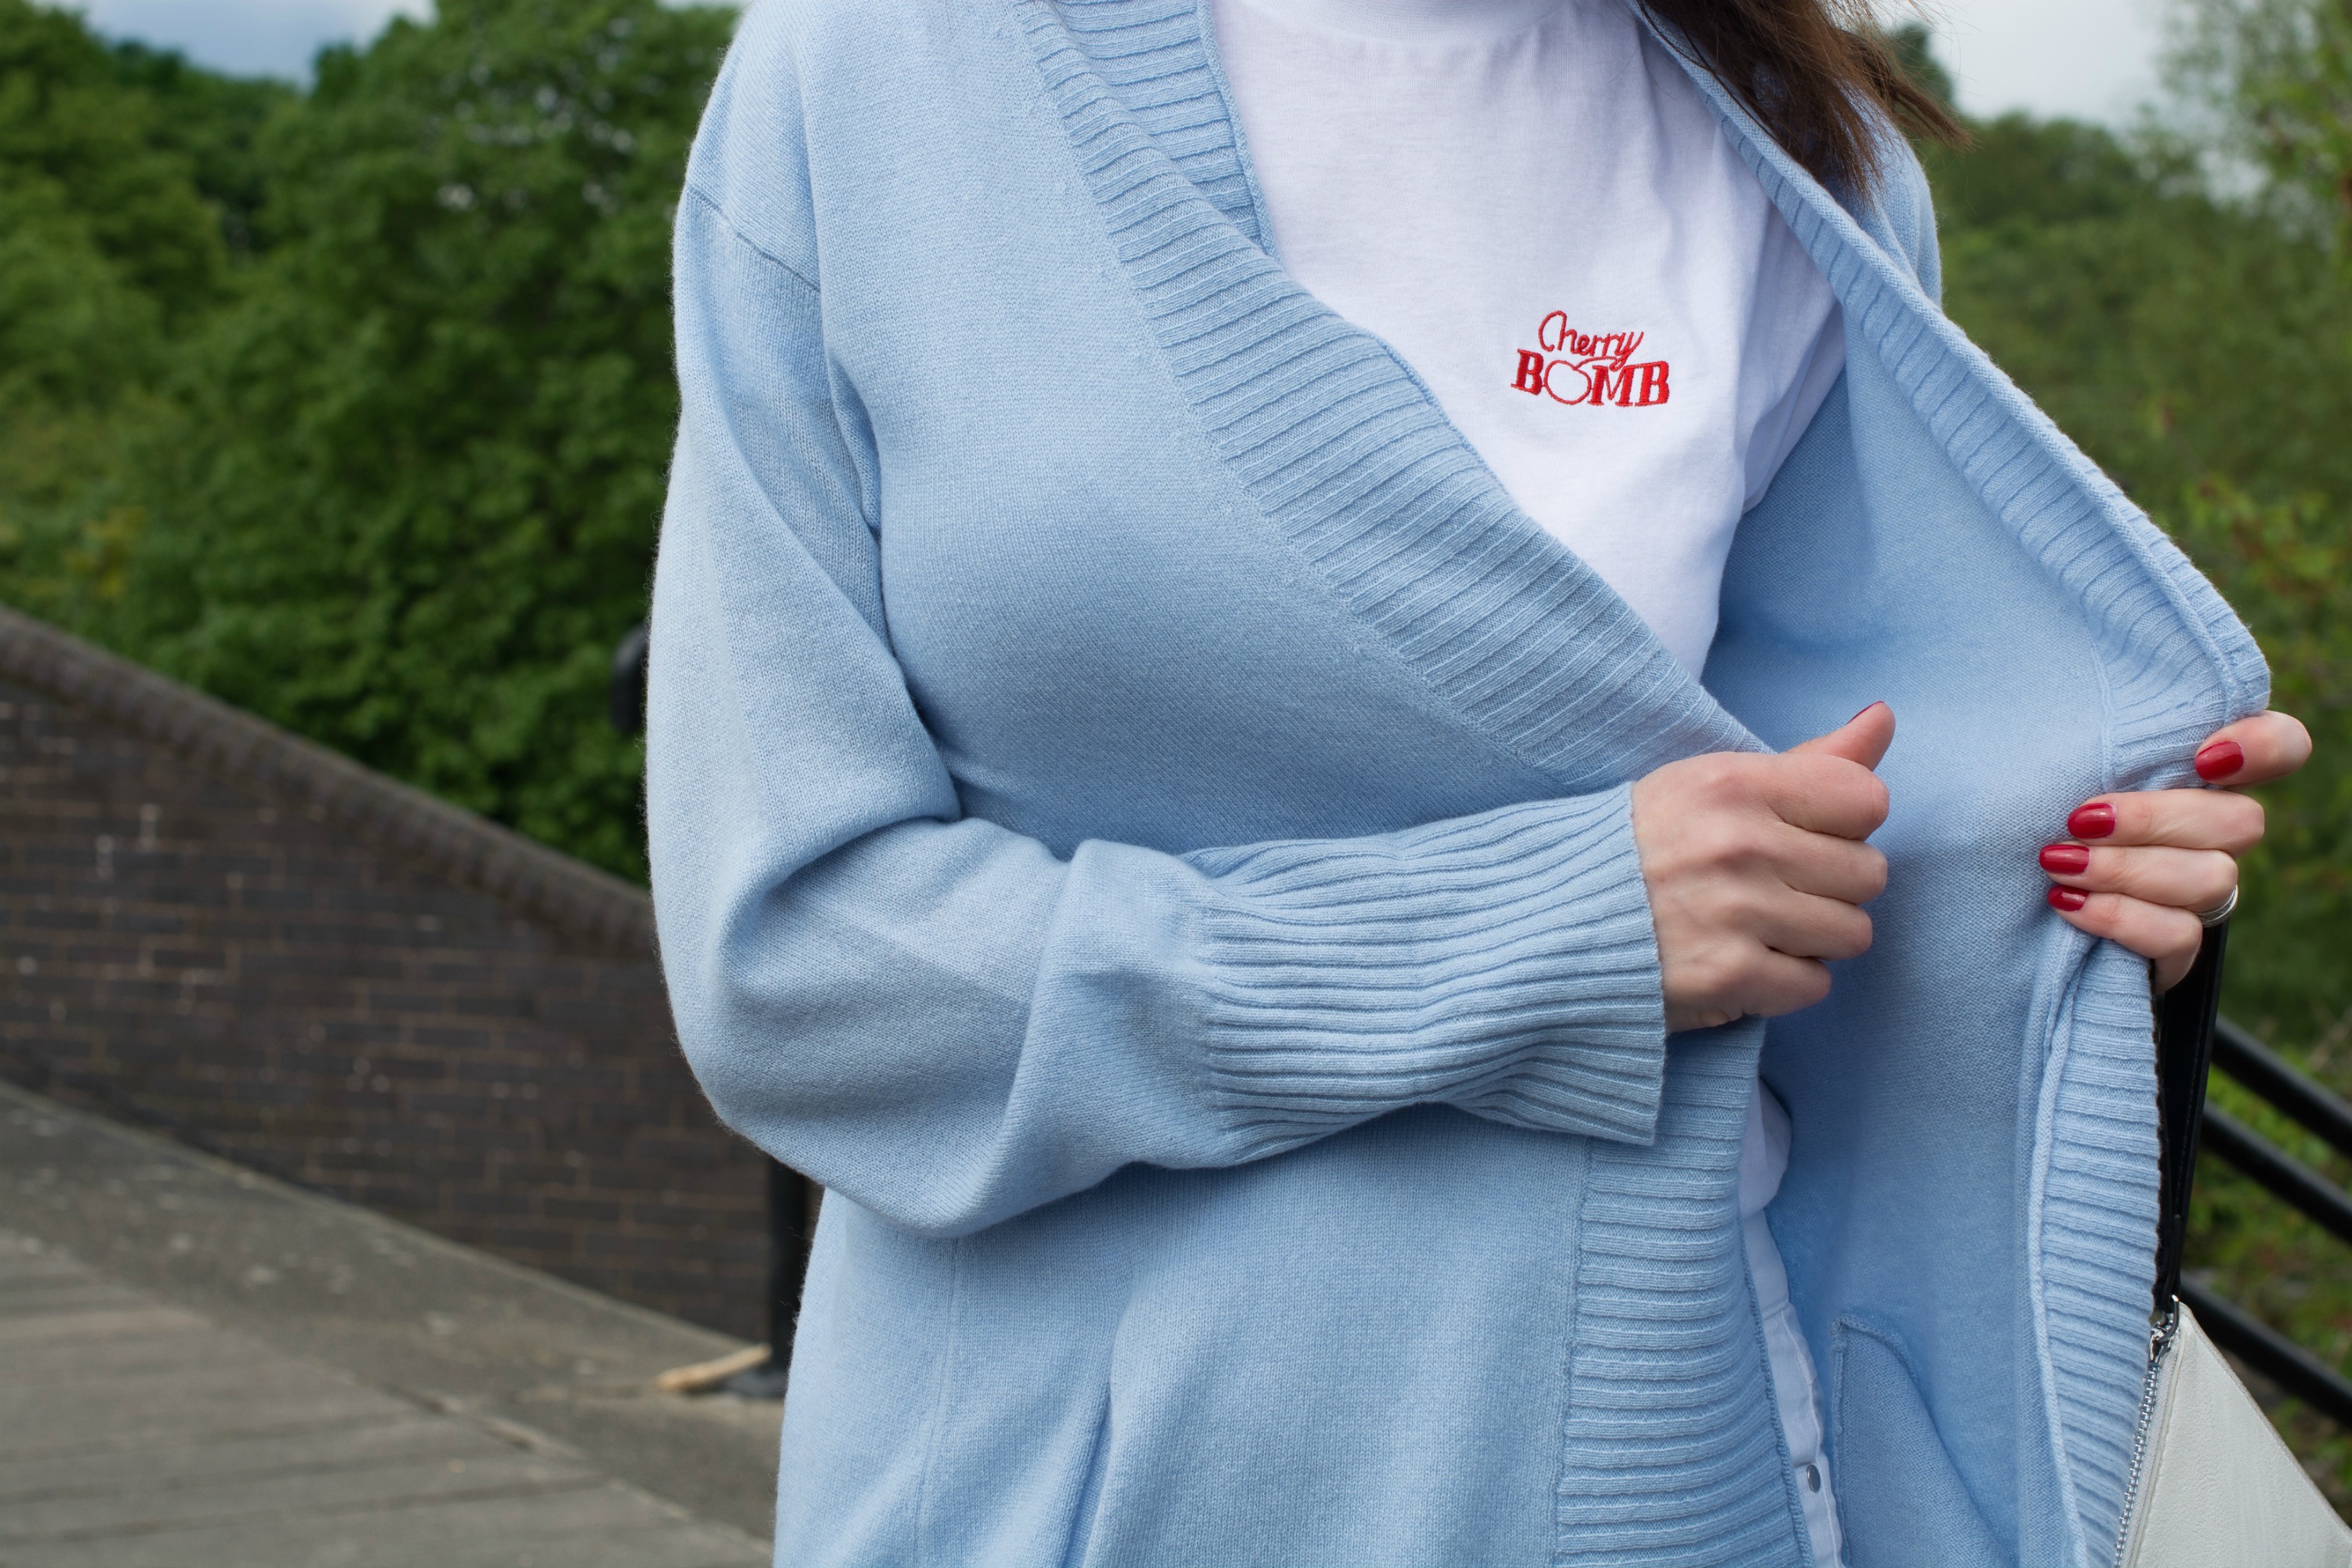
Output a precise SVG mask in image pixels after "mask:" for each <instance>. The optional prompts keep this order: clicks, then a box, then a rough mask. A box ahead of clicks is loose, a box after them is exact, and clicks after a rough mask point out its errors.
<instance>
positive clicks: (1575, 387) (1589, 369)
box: [1511, 310, 1674, 408]
mask: <svg viewBox="0 0 2352 1568" xmlns="http://www.w3.org/2000/svg"><path fill="white" fill-rule="evenodd" d="M1643 335H1644V334H1643V333H1641V332H1580V331H1577V330H1576V329H1575V328H1573V327H1571V326H1570V325H1569V324H1568V313H1567V312H1566V311H1564V310H1554V311H1553V312H1552V313H1551V314H1550V315H1549V316H1546V317H1545V318H1544V319H1543V324H1542V325H1541V326H1539V327H1538V328H1537V329H1536V344H1537V347H1538V348H1540V349H1541V350H1542V351H1543V352H1542V353H1537V352H1536V350H1535V349H1521V350H1520V351H1519V371H1518V374H1517V376H1516V377H1515V378H1514V379H1513V380H1512V382H1511V385H1512V386H1513V387H1515V388H1517V390H1518V391H1520V392H1524V393H1526V394H1528V395H1529V396H1531V397H1549V398H1550V399H1551V400H1552V401H1553V402H1555V403H1569V404H1578V403H1585V404H1594V405H1599V404H1603V403H1613V404H1615V405H1617V406H1618V407H1620V408H1650V407H1654V406H1655V405H1659V404H1662V403H1664V402H1665V401H1666V399H1667V398H1668V397H1669V396H1671V395H1673V391H1674V388H1673V387H1672V386H1671V385H1670V384H1668V382H1667V379H1666V362H1665V361H1664V360H1662V359H1654V360H1640V361H1636V360H1635V359H1634V358H1633V354H1634V351H1636V350H1637V349H1639V348H1640V347H1641V346H1642V339H1643Z"/></svg>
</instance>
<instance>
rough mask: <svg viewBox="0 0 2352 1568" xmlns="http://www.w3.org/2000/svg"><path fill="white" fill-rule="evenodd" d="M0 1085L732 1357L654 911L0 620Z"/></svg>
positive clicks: (558, 860) (754, 1265) (723, 1174)
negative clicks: (90, 1105) (683, 1329)
mask: <svg viewBox="0 0 2352 1568" xmlns="http://www.w3.org/2000/svg"><path fill="white" fill-rule="evenodd" d="M0 900H5V908H0V1073H5V1075H6V1076H8V1077H9V1078H11V1079H15V1080H16V1081H17V1082H19V1083H23V1084H26V1085H27V1086H29V1087H32V1088H35V1089H41V1090H43V1091H44V1092H48V1093H53V1094H58V1095H61V1096H64V1097H67V1098H72V1099H78V1100H83V1101H85V1102H94V1103H98V1104H100V1105H103V1106H105V1107H107V1108H110V1109H111V1110H115V1111H116V1112H118V1113H121V1114H128V1115H131V1116H135V1117H138V1118H140V1119H142V1120H145V1121H151V1122H152V1123H155V1124H158V1125H162V1126H163V1127H166V1128H168V1129H170V1130H172V1131H175V1132H177V1133H179V1134H180V1135H181V1136H183V1137H185V1138H188V1139H189V1140H190V1141H192V1142H198V1143H201V1144H204V1145H205V1146H207V1147H210V1148H212V1149H214V1150H215V1151H216V1152H220V1153H224V1154H226V1155H228V1156H229V1157H231V1158H233V1159H237V1160H241V1161H244V1162H247V1163H251V1164H253V1165H256V1166H258V1167H260V1168H263V1169H266V1170H268V1171H269V1172H271V1173H275V1174H279V1175H283V1176H285V1177H288V1178H289V1179H291V1180H294V1181H298V1182H300V1183H303V1184H307V1185H309V1186H311V1187H314V1188H318V1189H321V1190H323V1191H326V1192H329V1193H332V1194H337V1195H339V1196H342V1197H346V1198H350V1199H352V1200H354V1201H357V1202H360V1203H364V1204H367V1205H371V1206H373V1207H375V1208H379V1209H382V1210H384V1211H385V1212H387V1213H390V1214H393V1215H398V1216H399V1217H400V1218H402V1219H404V1220H408V1221H410V1222H412V1223H414V1224H416V1225H419V1226H424V1227H425V1228H427V1229H429V1230H433V1231H436V1232H438V1233H440V1234H441V1235H443V1236H446V1237H452V1238H454V1239H457V1240H458V1241H463V1242H467V1243H470V1244H472V1245H474V1246H478V1247H485V1248H487V1249H488V1250H490V1251H492V1252H496V1253H499V1254H500V1255H502V1256H504V1257H507V1258H513V1259H515V1260H516V1261H518V1262H520V1263H525V1264H529V1265H531V1266H533V1267H536V1268H546V1269H549V1270H551V1271H552V1272H554V1273H556V1274H560V1275H562V1276H563V1277H565V1278H567V1279H574V1280H577V1281H579V1282H580V1283H582V1284H584V1285H588V1286H591V1287H593V1288H595V1289H601V1290H605V1291H608V1292H610V1293H612V1294H614V1295H615V1296H620V1297H623V1298H625V1299H626V1300H633V1301H637V1302H641V1303H643V1304H645V1305H646V1306H649V1307H653V1308H656V1309H658V1310H663V1311H667V1312H671V1313H675V1314H677V1315H678V1316H681V1317H685V1318H688V1319H691V1320H693V1321H697V1322H701V1323H707V1324H709V1325H711V1326H712V1327H715V1328H719V1329H722V1330H725V1331H730V1332H733V1333H739V1334H741V1335H744V1336H745V1337H747V1338H759V1337H761V1334H762V1333H763V1332H764V1326H763V1323H762V1321H761V1300H762V1290H763V1285H764V1270H765V1267H766V1251H765V1227H764V1217H763V1216H764V1201H765V1184H764V1170H765V1165H764V1162H763V1161H761V1158H760V1157H759V1155H758V1154H757V1152H755V1151H753V1150H752V1149H751V1147H750V1146H749V1145H748V1144H746V1143H744V1142H741V1141H740V1140H738V1139H736V1138H735V1137H734V1136H733V1135H731V1134H730V1133H729V1132H727V1131H725V1130H724V1129H722V1128H721V1127H719V1125H718V1123H717V1122H716V1121H715V1120H714V1119H713V1118H712V1116H711V1114H710V1111H709V1107H708V1105H707V1104H706V1103H705V1101H704V1100H703V1098H702V1095H701V1093H700V1091H699V1090H698V1089H697V1088H696V1087H695V1084H694V1080H693V1079H692V1077H691V1076H690V1075H689V1074H688V1071H687V1068H686V1064H685V1062H684V1060H683V1059H682V1058H681V1057H680V1056H679V1054H678V1050H677V1044H676V1040H675V1037H674V1036H673V1033H672V1030H671V1026H670V1021H669V1013H668V1005H667V999H666V997H665V995H664V994H663V990H662V984H661V976H660V973H659V971H658V969H657V968H656V964H655V963H654V961H653V957H652V946H653V924H652V912H651V909H650V906H649V905H648V903H647V901H646V896H645V894H644V893H643V892H642V891H641V890H639V889H635V888H634V887H631V886H629V885H627V884H625V883H623V882H620V881H618V880H616V879H613V878H610V877H607V876H605V875H604V873H602V872H600V871H597V870H595V869H593V868H590V867H587V866H584V865H582V864H580V863H578V862H576V861H572V860H570V859H568V858H564V857H562V856H560V855H556V854H554V853H552V852H551V851H549V850H547V849H545V848H542V847H540V846H538V845H535V844H532V843H530V841H528V840H525V839H523V838H521V837H518V836H516V835H514V834H512V833H509V832H508V831H507V830H506V829H504V828H500V827H498V826H494V825H492V824H490V823H488V822H486V821H483V820H482V819H480V818H478V817H476V816H471V815H469V814H467V813H465V812H461V811H458V810H457V809H455V808H453V807H451V806H448V805H444V804H443V803H441V802H439V801H436V800H434V799H432V798H430V797H428V796H425V795H421V794H419V793H418V792H416V791H414V790H411V789H408V788H406V787H405V786H404V785H401V784H395V783H394V782H393V781H391V780H389V779H386V778H384V777H383V776H382V775H380V774H376V773H370V772H369V771H367V770H366V769H364V768H361V767H359V766H358V765H356V764H355V763H351V762H350V761H348V760H347V759H344V758H342V757H341V756H339V755H337V754H335V753H332V752H327V751H325V750H323V749H322V748H320V747H317V746H313V745H311V744H310V743H308V742H303V741H300V740H298V739H296V738H295V737H293V736H290V735H289V734H287V733H285V732H284V731H278V730H276V729H274V728H272V727H271V726H269V725H267V724H264V723H262V722H261V721H257V720H256V719H254V718H253V717H251V716H250V715H248V714H245V713H241V712H238V711H236V710H232V709H229V708H226V707H225V706H223V705H222V704H220V703H217V702H215V701H213V700H210V699H208V698H205V697H203V696H201V695H199V694H198V693H196V692H194V691H191V690H189V689H186V688H184V687H181V686H178V685H176V684H174V683H173V682H171V681H167V680H164V679H161V678H160V677H157V676H155V675H153V674H152V673H151V672H148V671H146V670H143V669H140V668H137V667H135V666H131V665H129V664H127V663H125V662H123V661H122V660H120V659H117V658H112V657H111V656H110V655H108V654H105V653H102V652H100V651H99V650H98V649H95V648H92V647H89V646H88V645H86V644H83V643H80V642H78V641H76V640H75V639H73V638H71V637H67V636H65V635H64V634H63V633H60V632H58V631H57V630H55V629H54V628H52V627H49V626H44V625H42V624H41V623H38V622H36V621H33V620H30V619H28V618H26V617H25V616H18V615H15V614H13V613H11V612H8V611H5V610H0Z"/></svg>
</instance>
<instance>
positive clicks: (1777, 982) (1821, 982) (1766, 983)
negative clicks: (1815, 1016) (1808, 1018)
mask: <svg viewBox="0 0 2352 1568" xmlns="http://www.w3.org/2000/svg"><path fill="white" fill-rule="evenodd" d="M1828 994H1830V971H1829V966H1828V965H1827V964H1825V963H1820V962H1819V961H1817V960H1814V959H1810V958H1790V957H1789V956H1787V955H1786V954H1784V953H1778V952H1768V953H1766V954H1764V956H1763V957H1762V958H1760V959H1759V960H1758V961H1757V965H1756V973H1755V976H1754V978H1753V979H1752V981H1751V982H1750V989H1749V991H1748V998H1747V1005H1746V1007H1745V1008H1744V1009H1743V1010H1744V1011H1745V1012H1747V1013H1748V1014H1749V1015H1751V1016H1755V1017H1759V1018H1778V1017H1780V1016H1781V1015H1783V1014H1786V1013H1793V1012H1796V1011H1797V1010H1798V1009H1799V1008H1801V1007H1810V1006H1811V1005H1813V1004H1814V1003H1816V1002H1818V1001H1820V1000H1821V999H1822V997H1824V996H1827V995H1828Z"/></svg>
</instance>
